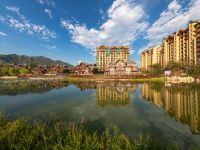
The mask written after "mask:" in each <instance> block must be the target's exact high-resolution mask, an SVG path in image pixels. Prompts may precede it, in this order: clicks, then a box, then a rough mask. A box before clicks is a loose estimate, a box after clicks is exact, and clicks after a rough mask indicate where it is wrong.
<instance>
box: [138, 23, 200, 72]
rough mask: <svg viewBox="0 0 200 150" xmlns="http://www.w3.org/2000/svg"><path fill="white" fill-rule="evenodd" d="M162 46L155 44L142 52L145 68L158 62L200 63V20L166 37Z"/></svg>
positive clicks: (164, 63) (167, 63) (162, 63)
mask: <svg viewBox="0 0 200 150" xmlns="http://www.w3.org/2000/svg"><path fill="white" fill-rule="evenodd" d="M161 47H162V46H161ZM161 47H160V48H157V46H155V47H153V48H149V49H148V50H146V51H144V52H142V54H141V55H142V59H141V61H142V69H143V70H150V69H151V68H150V67H149V66H151V65H153V64H156V63H158V64H160V65H161V66H163V67H166V66H167V65H169V64H171V63H178V64H181V65H196V64H200V21H191V22H190V23H189V24H188V27H187V29H185V30H180V31H178V32H175V33H173V34H172V35H169V36H168V37H166V38H164V41H163V48H161Z"/></svg>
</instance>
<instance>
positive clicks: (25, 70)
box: [19, 68, 29, 75]
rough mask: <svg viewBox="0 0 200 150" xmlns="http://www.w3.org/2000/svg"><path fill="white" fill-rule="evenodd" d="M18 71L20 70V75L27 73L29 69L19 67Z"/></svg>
mask: <svg viewBox="0 0 200 150" xmlns="http://www.w3.org/2000/svg"><path fill="white" fill-rule="evenodd" d="M19 72H20V74H22V75H26V74H28V73H29V70H28V69H26V68H21V69H20V70H19Z"/></svg>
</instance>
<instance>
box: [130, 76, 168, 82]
mask: <svg viewBox="0 0 200 150" xmlns="http://www.w3.org/2000/svg"><path fill="white" fill-rule="evenodd" d="M132 81H134V82H165V81H166V78H165V77H160V78H140V79H133V80H132Z"/></svg>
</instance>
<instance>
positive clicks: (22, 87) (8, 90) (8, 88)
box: [0, 80, 69, 96]
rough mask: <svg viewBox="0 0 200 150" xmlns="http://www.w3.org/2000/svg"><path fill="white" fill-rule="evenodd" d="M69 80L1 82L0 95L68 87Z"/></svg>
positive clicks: (40, 91) (42, 91)
mask: <svg viewBox="0 0 200 150" xmlns="http://www.w3.org/2000/svg"><path fill="white" fill-rule="evenodd" d="M68 85H69V84H68V82H63V81H29V80H28V81H27V80H16V81H9V82H2V83H0V96H3V95H18V94H26V93H44V92H48V91H50V90H52V89H60V88H63V87H67V86H68Z"/></svg>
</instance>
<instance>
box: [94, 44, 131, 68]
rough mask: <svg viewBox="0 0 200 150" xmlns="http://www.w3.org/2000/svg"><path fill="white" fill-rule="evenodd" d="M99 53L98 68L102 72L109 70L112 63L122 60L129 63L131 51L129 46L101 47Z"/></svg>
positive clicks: (98, 49)
mask: <svg viewBox="0 0 200 150" xmlns="http://www.w3.org/2000/svg"><path fill="white" fill-rule="evenodd" d="M96 52H97V67H98V68H99V69H101V70H102V71H105V70H107V68H108V65H109V64H110V63H111V62H114V61H117V60H122V61H128V60H129V55H130V49H129V47H128V46H104V45H102V46H99V47H97V48H96Z"/></svg>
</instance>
